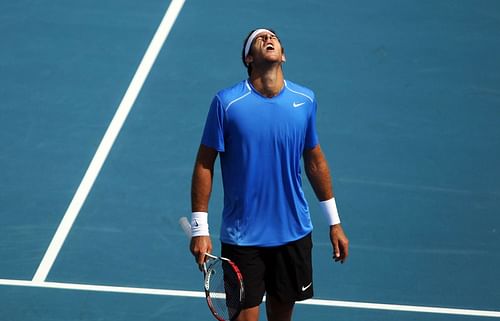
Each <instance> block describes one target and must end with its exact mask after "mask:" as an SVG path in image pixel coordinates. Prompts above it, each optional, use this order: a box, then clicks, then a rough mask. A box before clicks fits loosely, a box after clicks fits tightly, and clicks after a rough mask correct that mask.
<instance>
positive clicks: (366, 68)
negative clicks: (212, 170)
mask: <svg viewBox="0 0 500 321" xmlns="http://www.w3.org/2000/svg"><path fill="white" fill-rule="evenodd" d="M261 26H266V27H272V28H274V29H275V30H276V31H277V32H278V34H279V35H280V37H281V40H282V41H283V44H284V47H285V50H286V54H287V62H286V64H285V66H284V71H285V76H286V77H287V78H288V79H290V80H293V81H295V82H298V83H301V84H303V85H305V86H307V87H310V88H312V89H314V91H315V93H316V96H317V98H318V103H319V106H318V117H317V118H318V119H317V121H318V123H317V126H318V131H319V135H320V142H321V146H322V149H323V150H324V152H325V154H326V156H327V158H328V160H329V163H330V166H331V169H332V175H333V179H334V188H335V193H336V197H337V202H338V205H339V210H340V213H341V215H342V219H343V225H344V229H345V230H346V232H347V234H348V236H349V239H350V242H351V251H350V257H349V260H348V262H347V263H346V264H344V265H337V264H334V263H333V261H332V260H331V255H330V253H331V249H330V243H329V240H328V234H327V230H326V227H325V226H324V221H323V218H322V217H321V214H319V206H318V205H317V202H316V200H315V197H314V194H313V192H312V190H311V188H310V186H309V185H308V183H307V180H305V179H304V182H305V184H304V185H305V190H306V194H307V195H306V196H307V198H308V200H309V203H310V207H311V211H312V213H313V222H314V223H315V227H316V228H315V232H314V235H313V238H314V252H313V254H314V268H315V271H314V277H315V298H314V299H313V300H310V301H306V302H303V304H300V305H297V307H296V310H295V311H296V312H295V319H294V320H325V321H326V320H349V321H356V320H360V321H361V320H363V321H364V320H380V321H387V320H444V321H458V320H460V321H461V320H464V321H465V320H488V319H494V318H500V274H499V271H500V166H499V164H500V73H499V72H498V71H499V70H500V59H499V57H500V3H499V2H498V1H493V0H490V1H488V0H485V1H479V2H478V1H472V0H463V1H458V2H457V1H452V0H440V1H417V0H404V1H390V0H382V1H375V2H374V1H365V0H363V1H357V2H343V1H308V2H299V1H284V0H279V1H273V2H266V1H261V0H257V1H250V2H236V1H229V0H221V1H216V2H213V1H199V0H197V1H189V0H186V1H185V2H184V0H172V2H169V1H159V0H150V1H147V2H144V1H136V0H122V1H117V0H100V1H96V0H89V1H83V2H67V1H60V0H55V1H51V2H47V1H29V0H20V1H1V2H0V33H1V34H2V44H1V50H0V84H1V86H0V217H1V221H2V224H0V258H1V260H0V319H1V320H6V321H25V320H26V321H27V320H39V321H49V320H51V321H63V320H64V321H67V320H113V321H115V320H123V321H129V320H130V321H131V320H134V321H137V320H141V321H146V320H181V319H182V320H211V319H212V316H211V314H210V312H209V311H208V308H207V307H206V304H205V302H204V296H203V293H202V283H201V277H202V276H201V274H200V272H199V271H198V270H197V267H196V265H195V263H194V260H193V258H192V257H191V255H190V253H189V251H188V241H187V239H186V237H185V236H184V234H183V232H182V230H181V229H180V228H179V226H178V223H177V222H178V219H179V217H180V216H188V215H189V214H190V179H191V174H192V167H193V163H194V158H195V154H196V151H197V148H198V145H199V140H200V137H201V132H202V130H203V125H204V121H205V117H206V113H207V111H208V107H209V104H210V101H211V99H212V97H213V95H214V94H215V93H216V92H217V91H218V90H219V89H221V88H224V87H227V86H229V85H232V84H234V83H236V82H238V81H239V80H241V79H243V78H245V77H246V70H245V69H244V67H243V65H242V64H241V61H240V50H241V45H242V42H243V39H244V37H245V36H246V35H247V33H248V31H249V30H251V29H253V28H255V27H261ZM216 176H217V177H216V179H215V185H214V191H213V193H212V198H211V203H210V206H211V207H210V212H211V213H212V214H211V218H210V222H211V229H212V231H213V232H212V234H213V240H214V244H215V246H216V249H215V251H216V252H217V251H218V248H219V245H218V244H217V241H218V240H217V234H218V232H217V231H218V226H219V224H220V218H219V215H218V213H220V211H221V209H222V188H221V184H220V183H221V182H220V172H219V171H218V168H217V171H216ZM264 319H265V318H264V315H262V320H264Z"/></svg>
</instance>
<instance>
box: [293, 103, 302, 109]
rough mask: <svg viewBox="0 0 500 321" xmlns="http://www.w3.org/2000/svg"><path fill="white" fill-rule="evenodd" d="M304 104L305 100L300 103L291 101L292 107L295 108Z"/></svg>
mask: <svg viewBox="0 0 500 321" xmlns="http://www.w3.org/2000/svg"><path fill="white" fill-rule="evenodd" d="M304 104H305V102H302V103H296V102H293V107H295V108H297V107H300V106H302V105H304Z"/></svg>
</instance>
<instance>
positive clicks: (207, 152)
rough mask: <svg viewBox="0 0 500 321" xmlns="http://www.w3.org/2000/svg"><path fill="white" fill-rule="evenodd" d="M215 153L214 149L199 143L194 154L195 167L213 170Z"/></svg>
mask: <svg viewBox="0 0 500 321" xmlns="http://www.w3.org/2000/svg"><path fill="white" fill-rule="evenodd" d="M217 154H218V152H217V150H216V149H214V148H212V147H208V146H206V145H203V144H200V147H199V148H198V154H197V155H196V167H201V168H203V169H210V170H213V168H214V163H215V159H216V158H217Z"/></svg>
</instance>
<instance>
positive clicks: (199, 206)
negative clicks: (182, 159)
mask: <svg viewBox="0 0 500 321" xmlns="http://www.w3.org/2000/svg"><path fill="white" fill-rule="evenodd" d="M212 178H213V171H212V170H210V169H207V168H204V167H203V166H201V165H200V164H198V163H196V165H195V169H194V171H193V179H192V182H191V211H192V212H208V202H209V199H210V194H211V192H212Z"/></svg>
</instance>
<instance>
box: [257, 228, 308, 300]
mask: <svg viewBox="0 0 500 321" xmlns="http://www.w3.org/2000/svg"><path fill="white" fill-rule="evenodd" d="M266 263H267V266H268V267H269V269H268V272H267V273H266V291H267V292H268V295H272V296H273V297H274V298H276V299H278V300H279V301H281V302H295V301H301V300H305V299H309V298H311V297H312V296H313V280H312V275H313V273H312V238H311V234H308V235H307V236H305V237H303V238H301V239H299V240H297V241H294V242H291V243H289V244H285V245H283V246H279V247H276V248H273V249H269V252H268V257H267V262H266Z"/></svg>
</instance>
